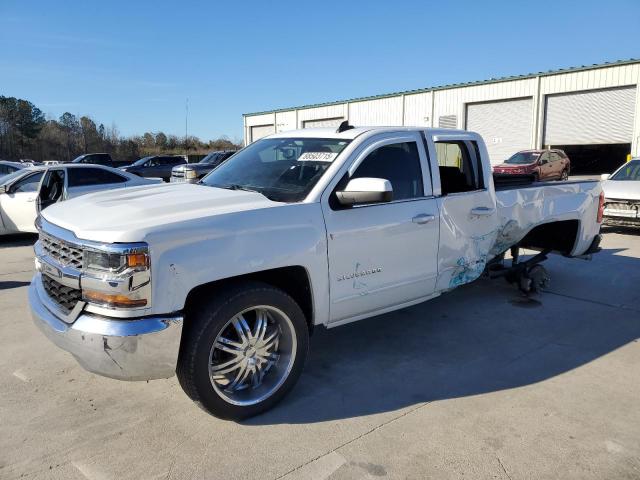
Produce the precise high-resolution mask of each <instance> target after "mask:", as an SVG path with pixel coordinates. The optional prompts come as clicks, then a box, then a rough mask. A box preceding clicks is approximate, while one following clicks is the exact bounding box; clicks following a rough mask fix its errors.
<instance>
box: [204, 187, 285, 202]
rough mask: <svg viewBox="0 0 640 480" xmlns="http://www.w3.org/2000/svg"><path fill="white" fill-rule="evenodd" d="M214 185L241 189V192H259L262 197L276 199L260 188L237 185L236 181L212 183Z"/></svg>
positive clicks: (229, 188)
mask: <svg viewBox="0 0 640 480" xmlns="http://www.w3.org/2000/svg"><path fill="white" fill-rule="evenodd" d="M212 186H214V187H218V188H224V189H227V190H242V191H243V192H253V193H259V194H260V195H262V196H263V197H266V198H268V199H269V200H271V201H274V202H275V201H276V200H274V199H273V198H272V197H271V196H270V195H267V194H266V193H264V192H261V191H260V190H256V189H254V188H250V187H245V186H244V185H238V184H237V183H230V184H228V185H212Z"/></svg>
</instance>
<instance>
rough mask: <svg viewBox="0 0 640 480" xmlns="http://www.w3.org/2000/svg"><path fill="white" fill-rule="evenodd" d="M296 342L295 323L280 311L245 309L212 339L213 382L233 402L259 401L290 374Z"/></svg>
mask: <svg viewBox="0 0 640 480" xmlns="http://www.w3.org/2000/svg"><path fill="white" fill-rule="evenodd" d="M296 345H297V339H296V333H295V329H294V327H293V323H292V322H291V319H290V318H289V317H288V316H287V315H286V314H285V313H284V312H282V311H281V310H279V309H277V308H275V307H271V306H267V305H259V306H255V307H251V308H249V309H247V310H243V311H242V312H240V313H238V314H237V315H236V316H234V317H233V318H232V319H231V320H229V321H228V322H227V323H226V324H225V325H224V327H222V329H221V330H220V332H219V333H218V336H217V337H216V339H215V341H214V342H213V345H212V347H211V351H210V353H209V377H210V379H211V385H212V386H213V388H214V390H215V391H216V393H217V394H218V395H220V397H222V398H223V399H224V400H226V401H227V402H229V403H232V404H234V405H241V406H246V405H253V404H256V403H260V402H262V401H263V400H265V399H267V398H269V397H270V396H271V395H272V394H273V393H274V392H275V391H276V390H278V388H279V387H280V386H281V385H282V384H283V383H284V382H285V380H286V379H287V377H288V376H289V373H290V371H291V368H292V367H293V363H294V360H295V358H296Z"/></svg>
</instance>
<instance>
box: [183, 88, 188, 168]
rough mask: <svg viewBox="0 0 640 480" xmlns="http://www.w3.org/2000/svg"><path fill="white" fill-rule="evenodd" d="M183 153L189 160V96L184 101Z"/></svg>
mask: <svg viewBox="0 0 640 480" xmlns="http://www.w3.org/2000/svg"><path fill="white" fill-rule="evenodd" d="M184 109H185V112H184V150H185V151H184V154H185V155H187V162H188V161H189V157H188V155H189V145H188V142H189V98H187V100H186V101H185V105H184Z"/></svg>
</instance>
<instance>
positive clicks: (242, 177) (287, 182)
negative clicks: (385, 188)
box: [201, 138, 349, 202]
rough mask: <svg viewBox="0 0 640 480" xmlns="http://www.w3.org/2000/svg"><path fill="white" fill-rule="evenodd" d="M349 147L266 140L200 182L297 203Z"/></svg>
mask: <svg viewBox="0 0 640 480" xmlns="http://www.w3.org/2000/svg"><path fill="white" fill-rule="evenodd" d="M348 144H349V141H348V140H341V139H336V138H265V139H263V140H258V141H257V142H254V143H252V144H251V145H249V146H248V147H247V148H245V149H244V150H241V151H239V152H238V153H236V154H235V155H234V156H232V157H231V158H230V159H229V160H227V161H226V162H224V163H223V164H222V165H220V166H219V167H217V168H216V169H215V170H213V171H212V172H211V173H210V174H209V175H207V176H206V177H204V178H203V179H202V182H201V183H203V184H205V185H209V186H211V187H220V188H229V189H234V190H238V189H241V190H254V191H257V192H259V193H262V194H263V195H264V196H266V197H267V198H269V199H271V200H274V201H276V202H299V201H301V200H303V199H304V198H305V197H306V196H307V194H308V193H309V192H310V191H311V189H312V188H313V187H314V185H315V184H316V183H318V180H320V177H322V174H323V173H324V172H325V171H326V170H327V168H329V166H330V165H331V162H333V161H334V160H335V159H336V157H337V156H338V154H340V152H342V150H344V148H345V147H346V146H347V145H348Z"/></svg>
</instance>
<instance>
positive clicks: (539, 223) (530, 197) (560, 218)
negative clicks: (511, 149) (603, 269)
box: [491, 180, 602, 256]
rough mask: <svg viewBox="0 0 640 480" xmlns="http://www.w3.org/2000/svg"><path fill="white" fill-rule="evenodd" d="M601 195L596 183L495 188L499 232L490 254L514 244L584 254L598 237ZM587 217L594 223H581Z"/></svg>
mask: <svg viewBox="0 0 640 480" xmlns="http://www.w3.org/2000/svg"><path fill="white" fill-rule="evenodd" d="M601 191H602V188H601V186H600V182H599V181H597V180H588V181H566V182H555V181H554V182H530V183H528V184H526V185H502V186H496V205H497V209H498V220H499V229H498V235H497V237H496V241H495V244H494V247H493V248H492V250H491V254H492V255H499V254H501V253H503V252H505V251H507V250H508V249H509V248H510V247H512V246H514V245H517V244H519V245H521V246H527V247H531V248H539V249H545V248H549V249H551V250H553V251H555V252H558V253H562V254H563V255H567V256H580V255H582V254H584V253H585V252H587V251H588V250H589V248H590V247H591V243H592V241H593V238H594V236H596V235H597V234H598V233H599V229H600V225H599V224H598V223H597V222H596V221H595V219H596V217H597V215H598V202H599V196H600V193H601ZM589 216H592V218H593V219H594V221H584V219H587V218H589Z"/></svg>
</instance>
